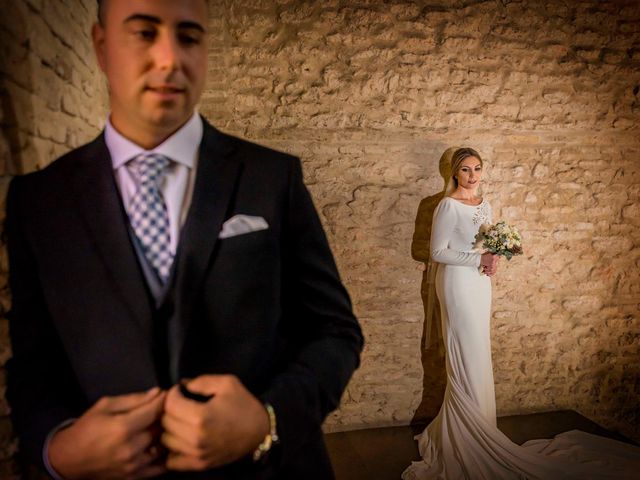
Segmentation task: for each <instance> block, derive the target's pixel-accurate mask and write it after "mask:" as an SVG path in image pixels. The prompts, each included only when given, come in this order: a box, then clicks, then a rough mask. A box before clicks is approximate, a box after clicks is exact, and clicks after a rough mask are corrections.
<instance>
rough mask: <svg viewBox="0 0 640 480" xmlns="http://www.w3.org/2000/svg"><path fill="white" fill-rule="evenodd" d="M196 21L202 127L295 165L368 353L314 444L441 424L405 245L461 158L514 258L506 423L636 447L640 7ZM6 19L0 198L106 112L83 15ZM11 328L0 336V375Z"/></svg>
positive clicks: (66, 3)
mask: <svg viewBox="0 0 640 480" xmlns="http://www.w3.org/2000/svg"><path fill="white" fill-rule="evenodd" d="M210 3H211V5H212V9H211V18H210V29H211V38H210V78H209V83H208V85H207V89H206V91H205V94H204V97H203V100H202V105H201V111H202V113H203V114H205V115H206V116H207V117H208V118H209V119H210V120H211V121H212V122H213V123H214V124H215V125H217V126H218V127H219V128H221V129H222V130H225V131H227V132H230V133H234V134H238V135H241V136H244V137H247V138H250V139H252V140H255V141H257V142H260V143H264V144H268V145H271V146H273V147H276V148H279V149H282V150H286V151H289V152H293V153H295V154H297V155H299V156H301V158H302V160H303V162H304V168H305V178H306V181H307V183H308V185H309V188H310V190H311V192H312V194H313V197H314V200H315V202H316V206H317V207H318V210H319V212H320V215H321V218H322V220H323V222H324V224H325V227H326V229H327V232H328V235H329V239H330V242H331V244H332V246H333V249H334V252H335V255H336V259H337V262H338V265H339V267H340V270H341V272H342V276H343V279H344V281H345V283H346V284H347V287H348V288H349V290H350V292H351V295H352V298H353V301H354V306H355V309H356V312H357V313H358V315H359V317H360V319H361V322H362V326H363V329H364V331H365V334H366V337H367V345H366V349H365V352H364V354H363V358H362V366H361V368H360V370H358V372H357V373H356V375H355V377H354V379H353V381H352V382H351V384H350V386H349V388H348V391H347V393H346V394H345V397H344V400H343V405H342V407H341V409H340V410H339V411H338V412H336V413H335V414H333V415H331V416H330V418H329V419H328V421H327V423H326V429H327V430H328V431H334V430H343V429H354V428H363V427H370V426H381V425H397V424H406V423H408V422H410V421H411V420H418V419H423V418H426V417H429V416H432V415H434V414H435V413H436V412H437V409H438V407H439V402H440V401H441V394H442V386H443V379H444V373H443V366H442V356H441V354H440V353H439V352H438V351H437V350H435V349H432V350H428V351H423V350H422V349H421V337H422V330H423V307H422V300H421V296H420V283H421V278H422V272H421V270H420V269H419V268H418V267H419V266H420V265H421V264H420V263H419V262H417V261H415V260H413V259H412V258H411V239H412V236H413V234H414V229H415V221H416V214H417V210H418V205H419V204H420V201H421V200H422V199H423V198H426V197H431V196H433V195H434V194H437V193H438V192H439V191H440V190H441V189H442V178H441V177H440V175H439V173H438V160H439V158H440V155H441V154H442V152H443V151H444V150H445V149H446V148H448V147H450V146H453V145H469V146H473V147H475V148H476V149H478V150H479V151H480V152H481V154H482V155H483V156H484V158H485V159H486V161H487V171H486V186H485V192H486V195H487V196H488V198H489V199H490V201H491V202H492V204H493V207H494V216H495V217H496V218H500V219H505V220H507V221H509V222H510V223H513V224H515V225H517V226H518V227H520V229H521V231H522V233H523V235H524V241H525V250H526V254H525V255H524V256H522V257H518V258H517V259H515V260H513V261H512V262H510V263H507V262H503V263H502V265H501V271H500V272H499V274H498V276H497V277H495V281H494V282H493V288H494V304H493V326H492V337H493V360H494V370H495V380H496V394H497V404H498V412H499V414H515V413H524V412H532V411H543V410H556V409H565V408H571V409H575V410H578V411H579V412H581V413H582V414H584V415H586V416H588V417H589V418H591V419H593V420H595V421H597V422H598V423H600V424H602V425H604V426H606V427H609V428H612V429H614V430H618V431H620V432H622V433H624V434H626V435H628V436H630V437H633V438H635V439H636V440H640V412H639V411H638V407H637V405H638V404H640V366H639V360H640V351H639V350H640V347H639V345H640V319H639V306H640V275H639V271H640V270H639V267H640V211H639V210H640V207H638V200H639V196H640V158H639V156H640V135H639V130H640V129H639V119H640V118H639V117H640V103H639V102H640V99H639V89H640V68H639V67H640V5H639V4H638V3H637V2H636V1H634V0H615V1H598V0H585V1H581V2H569V1H566V2H557V1H556V2H551V1H549V2H543V1H531V0H530V1H508V0H501V1H498V0H495V1H494V0H490V1H475V0H464V1H455V0H454V1H444V0H442V1H437V0H423V1H415V2H408V1H407V2H401V1H382V0H362V1H359V2H352V1H337V0H326V1H322V2H314V1H307V2H305V1H294V0H292V1H287V0H271V1H268V0H260V1H256V0H252V1H249V0H233V1H232V0H210ZM0 6H2V11H3V19H4V20H3V23H2V25H0V37H1V39H0V72H2V77H1V80H0V82H1V83H0V87H1V88H0V98H1V99H2V110H1V112H2V117H1V118H0V122H1V124H2V136H1V137H0V152H1V155H0V158H1V159H2V162H3V163H2V167H1V172H0V173H1V174H2V175H3V177H2V178H3V179H4V180H3V182H2V185H6V179H7V178H8V176H9V175H10V174H13V173H22V172H27V171H31V170H33V169H37V168H40V167H42V166H44V165H46V164H47V163H48V162H50V161H51V160H52V159H54V158H55V157H56V156H57V155H59V154H60V153H62V152H64V151H66V150H67V149H69V148H71V147H73V146H76V145H78V144H80V143H83V142H85V141H87V140H88V139H90V138H91V137H92V136H93V135H94V134H95V133H96V132H97V131H98V129H99V127H100V126H101V125H102V123H103V120H104V115H105V109H104V104H105V92H104V87H103V82H102V80H101V79H100V75H99V73H98V71H97V68H96V67H95V62H94V60H93V56H92V54H91V50H90V44H89V36H88V32H89V25H90V24H91V21H92V19H93V17H94V15H95V12H94V10H95V5H94V2H93V0H81V1H77V0H75V1H74V0H52V1H44V0H18V1H9V0H0ZM8 18H10V19H11V21H10V22H9V21H7V20H6V19H8ZM2 210H4V209H2ZM0 260H1V261H0V272H1V273H0V282H1V285H2V292H1V295H0V313H2V314H3V315H4V314H5V313H6V311H7V308H8V306H9V303H10V301H9V296H8V292H7V289H6V270H7V267H6V258H5V256H4V255H2V257H0ZM6 330H7V325H6V321H4V320H3V321H0V362H1V363H4V361H6V359H7V358H8V356H9V355H10V352H9V350H8V346H7V339H6V336H7V333H6ZM2 384H4V381H3V380H2V376H1V374H0V385H2ZM0 415H2V417H0V477H2V478H5V477H6V476H9V474H10V472H11V471H13V466H12V463H11V462H10V461H9V459H10V457H11V455H12V454H13V451H14V449H15V445H14V442H13V441H12V439H11V431H10V424H9V421H8V418H7V417H6V415H7V406H6V403H4V402H0Z"/></svg>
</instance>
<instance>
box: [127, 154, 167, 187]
mask: <svg viewBox="0 0 640 480" xmlns="http://www.w3.org/2000/svg"><path fill="white" fill-rule="evenodd" d="M133 164H134V165H135V168H136V172H137V174H138V177H139V179H140V182H142V183H156V182H157V181H158V178H159V177H160V176H161V175H162V173H163V172H164V170H165V168H167V166H168V165H169V159H168V158H167V157H165V156H164V155H159V154H157V153H145V154H142V155H138V156H137V157H135V158H134V159H133Z"/></svg>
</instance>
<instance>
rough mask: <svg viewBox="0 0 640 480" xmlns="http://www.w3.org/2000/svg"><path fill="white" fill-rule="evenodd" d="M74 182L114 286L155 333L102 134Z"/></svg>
mask: <svg viewBox="0 0 640 480" xmlns="http://www.w3.org/2000/svg"><path fill="white" fill-rule="evenodd" d="M74 174H75V176H74V177H73V180H72V182H71V184H72V188H73V190H74V192H75V196H76V200H77V201H76V205H77V207H78V208H79V209H80V211H81V213H82V218H83V220H84V223H85V225H86V227H87V230H88V232H89V235H90V236H91V239H92V241H93V244H94V245H95V246H96V250H97V252H98V255H99V256H100V258H101V260H102V263H103V264H104V266H105V268H106V270H107V272H108V274H109V275H110V277H111V278H110V280H111V284H112V285H113V287H114V290H115V291H117V293H118V295H119V296H120V297H121V298H122V300H124V302H125V304H126V305H127V308H128V310H129V311H130V312H131V316H132V317H133V318H134V319H135V320H136V321H137V322H138V323H139V325H140V326H141V327H142V331H143V333H144V334H147V335H149V334H150V332H151V305H150V302H149V301H141V299H148V298H149V294H148V292H147V290H146V287H145V280H144V278H143V275H142V272H141V270H140V266H139V265H138V259H137V257H136V254H135V251H134V248H133V245H132V244H131V239H130V237H129V233H128V231H127V223H126V213H125V212H124V207H123V206H122V202H121V199H120V195H119V193H118V190H117V187H116V184H115V180H114V177H113V170H112V166H111V160H110V157H109V153H108V150H107V147H106V144H105V143H104V135H100V136H99V137H98V138H97V139H96V140H95V141H94V142H93V143H92V144H90V145H89V150H88V154H87V155H86V156H85V157H83V158H82V159H80V161H79V162H78V167H77V168H76V169H75V170H74ZM114 320H117V319H114Z"/></svg>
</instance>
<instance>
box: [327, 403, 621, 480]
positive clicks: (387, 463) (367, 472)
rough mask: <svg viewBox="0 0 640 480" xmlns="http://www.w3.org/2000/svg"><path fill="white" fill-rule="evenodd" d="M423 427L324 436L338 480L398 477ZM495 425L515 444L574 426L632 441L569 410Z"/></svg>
mask: <svg viewBox="0 0 640 480" xmlns="http://www.w3.org/2000/svg"><path fill="white" fill-rule="evenodd" d="M424 427H425V425H412V426H406V427H387V428H372V429H367V430H355V431H351V432H339V433H330V434H327V435H325V438H326V441H327V447H328V449H329V454H330V456H331V461H332V462H333V467H334V469H335V472H336V478H337V480H399V478H400V474H401V473H402V471H403V470H404V469H405V468H406V467H407V466H408V465H409V463H411V461H412V460H419V459H420V456H419V454H418V446H417V443H416V441H415V440H414V439H413V436H414V435H416V434H418V433H420V432H422V430H423V429H424ZM498 427H499V428H500V430H502V432H504V434H505V435H507V436H508V437H509V438H510V439H511V440H512V441H513V442H515V443H518V444H520V443H524V442H525V441H527V440H532V439H534V438H551V437H553V436H555V435H557V434H558V433H562V432H566V431H567V430H574V429H578V430H582V431H584V432H589V433H594V434H597V435H602V436H605V437H610V438H615V439H617V440H622V441H627V442H629V443H633V442H630V441H629V440H627V439H625V438H624V437H622V436H621V435H619V434H616V433H614V432H610V431H608V430H605V429H604V428H602V427H600V426H599V425H597V424H596V423H594V422H592V421H591V420H589V419H588V418H586V417H583V416H582V415H580V414H579V413H577V412H574V411H572V410H565V411H560V412H548V413H535V414H532V415H516V416H511V417H501V418H498Z"/></svg>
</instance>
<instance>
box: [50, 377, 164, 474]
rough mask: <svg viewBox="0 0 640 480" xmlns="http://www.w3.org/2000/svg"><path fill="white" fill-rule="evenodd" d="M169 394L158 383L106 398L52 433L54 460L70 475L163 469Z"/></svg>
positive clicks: (59, 469) (58, 469) (53, 463)
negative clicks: (162, 432) (163, 420)
mask: <svg viewBox="0 0 640 480" xmlns="http://www.w3.org/2000/svg"><path fill="white" fill-rule="evenodd" d="M164 396H165V393H164V392H161V391H160V389H158V388H154V389H151V390H149V391H147V392H140V393H132V394H128V395H120V396H114V397H103V398H101V399H100V400H98V401H97V402H96V403H95V404H94V405H93V406H92V407H91V408H90V409H89V410H87V411H86V412H85V413H84V414H83V415H82V416H81V417H80V418H78V419H77V420H75V421H74V423H73V424H72V425H71V426H69V427H66V428H63V429H61V430H59V431H58V432H56V434H55V435H54V436H53V438H52V439H51V442H50V443H49V450H48V452H49V462H50V464H51V466H52V467H53V469H54V470H55V471H56V472H57V473H58V474H59V475H60V476H62V477H63V478H66V479H74V478H92V479H108V478H113V479H116V478H117V479H137V478H149V477H155V476H157V475H160V474H162V473H164V472H165V467H164V465H163V464H161V463H160V460H161V459H160V458H159V454H160V449H159V448H158V443H157V442H158V437H159V428H158V421H159V419H160V416H161V414H162V407H163V404H164Z"/></svg>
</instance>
